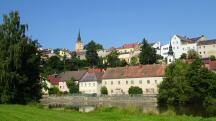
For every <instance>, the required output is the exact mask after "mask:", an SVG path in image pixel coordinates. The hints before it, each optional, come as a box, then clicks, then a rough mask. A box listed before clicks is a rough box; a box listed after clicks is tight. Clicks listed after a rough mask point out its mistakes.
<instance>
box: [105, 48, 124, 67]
mask: <svg viewBox="0 0 216 121" xmlns="http://www.w3.org/2000/svg"><path fill="white" fill-rule="evenodd" d="M118 56H119V53H118V52H117V51H116V50H114V51H112V52H111V53H110V54H109V55H108V56H107V65H108V66H110V67H118V66H120V65H121V60H120V59H119V58H118Z"/></svg>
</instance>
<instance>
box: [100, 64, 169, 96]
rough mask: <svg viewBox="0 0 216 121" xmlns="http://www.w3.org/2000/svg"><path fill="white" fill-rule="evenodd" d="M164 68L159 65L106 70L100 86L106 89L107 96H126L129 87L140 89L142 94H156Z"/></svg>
mask: <svg viewBox="0 0 216 121" xmlns="http://www.w3.org/2000/svg"><path fill="white" fill-rule="evenodd" d="M165 68H166V66H165V65H159V64H154V65H140V66H127V67H117V68H108V69H107V70H106V72H105V73H104V75H103V79H102V86H105V87H106V88H107V90H108V95H116V94H128V90H129V88H130V87H131V86H138V87H140V88H142V90H143V94H158V85H159V84H160V83H161V82H162V81H163V76H164V73H165Z"/></svg>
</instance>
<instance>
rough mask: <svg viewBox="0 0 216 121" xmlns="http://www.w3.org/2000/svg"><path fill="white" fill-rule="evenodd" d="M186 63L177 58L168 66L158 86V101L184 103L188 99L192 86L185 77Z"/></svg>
mask: <svg viewBox="0 0 216 121" xmlns="http://www.w3.org/2000/svg"><path fill="white" fill-rule="evenodd" d="M187 68H188V65H187V64H186V63H184V62H183V61H181V60H177V61H176V62H175V63H172V64H170V65H169V66H168V68H167V69H166V72H165V78H164V80H163V82H162V83H161V84H160V86H159V96H158V100H159V101H160V103H184V102H185V101H189V97H190V92H191V91H192V88H191V87H190V86H189V83H188V82H187V80H186V79H185V78H186V77H185V75H186V73H187V72H186V70H187Z"/></svg>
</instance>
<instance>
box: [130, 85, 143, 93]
mask: <svg viewBox="0 0 216 121" xmlns="http://www.w3.org/2000/svg"><path fill="white" fill-rule="evenodd" d="M128 93H129V94H131V95H132V94H143V90H142V88H140V87H137V86H135V87H134V86H131V87H130V88H129V90H128Z"/></svg>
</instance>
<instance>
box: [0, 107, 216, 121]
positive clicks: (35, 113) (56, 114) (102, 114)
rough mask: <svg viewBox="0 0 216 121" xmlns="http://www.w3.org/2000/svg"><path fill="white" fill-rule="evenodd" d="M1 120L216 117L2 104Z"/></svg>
mask: <svg viewBox="0 0 216 121" xmlns="http://www.w3.org/2000/svg"><path fill="white" fill-rule="evenodd" d="M0 117H1V118H0V120H1V121H29V120H31V121H62V120H64V121H87V120H88V121H215V120H216V118H201V117H189V116H175V115H169V114H165V115H156V114H142V113H137V112H136V111H128V110H121V109H116V108H105V109H100V110H97V111H95V112H90V113H80V112H75V111H71V110H64V111H60V110H50V109H44V108H39V107H35V106H22V105H0Z"/></svg>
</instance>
